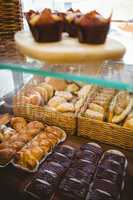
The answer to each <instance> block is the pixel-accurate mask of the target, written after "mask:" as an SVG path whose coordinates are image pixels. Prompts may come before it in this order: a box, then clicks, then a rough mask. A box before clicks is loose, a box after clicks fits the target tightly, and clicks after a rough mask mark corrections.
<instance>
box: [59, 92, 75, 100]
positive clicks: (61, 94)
mask: <svg viewBox="0 0 133 200" xmlns="http://www.w3.org/2000/svg"><path fill="white" fill-rule="evenodd" d="M55 96H59V97H63V98H64V99H66V100H67V101H70V100H72V98H73V95H72V94H71V92H68V91H56V92H55Z"/></svg>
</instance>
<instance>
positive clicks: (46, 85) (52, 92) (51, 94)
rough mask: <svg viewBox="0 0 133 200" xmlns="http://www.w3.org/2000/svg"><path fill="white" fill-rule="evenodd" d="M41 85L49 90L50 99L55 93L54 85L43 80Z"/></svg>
mask: <svg viewBox="0 0 133 200" xmlns="http://www.w3.org/2000/svg"><path fill="white" fill-rule="evenodd" d="M39 86H40V87H43V88H46V90H47V93H48V99H50V98H51V97H52V96H53V94H54V88H53V86H52V85H50V84H48V83H45V82H42V83H40V84H39Z"/></svg>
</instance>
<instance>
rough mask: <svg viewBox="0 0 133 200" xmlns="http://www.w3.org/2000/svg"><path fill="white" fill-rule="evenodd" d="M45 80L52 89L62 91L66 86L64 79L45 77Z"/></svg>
mask: <svg viewBox="0 0 133 200" xmlns="http://www.w3.org/2000/svg"><path fill="white" fill-rule="evenodd" d="M45 82H46V83H48V84H49V85H51V86H52V87H53V88H54V90H57V91H63V90H65V89H66V88H67V82H66V81H65V80H61V79H56V78H51V77H47V78H46V79H45Z"/></svg>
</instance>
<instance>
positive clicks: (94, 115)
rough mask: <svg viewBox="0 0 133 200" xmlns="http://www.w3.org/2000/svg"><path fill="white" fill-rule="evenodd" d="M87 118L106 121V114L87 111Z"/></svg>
mask: <svg viewBox="0 0 133 200" xmlns="http://www.w3.org/2000/svg"><path fill="white" fill-rule="evenodd" d="M85 116H87V117H89V118H91V119H95V120H100V121H103V120H104V114H103V113H100V112H97V111H93V110H90V109H87V110H86V112H85Z"/></svg>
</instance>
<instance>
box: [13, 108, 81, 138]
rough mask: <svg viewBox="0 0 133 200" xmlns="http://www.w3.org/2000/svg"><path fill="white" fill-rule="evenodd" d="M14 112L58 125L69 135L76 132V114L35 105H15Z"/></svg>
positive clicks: (31, 118) (27, 117) (16, 114)
mask: <svg viewBox="0 0 133 200" xmlns="http://www.w3.org/2000/svg"><path fill="white" fill-rule="evenodd" d="M13 112H14V115H15V116H20V117H24V118H26V119H27V120H38V121H42V122H45V123H46V124H48V125H53V126H58V127H60V128H62V129H63V130H65V131H66V133H67V134H69V135H74V134H75V133H76V124H77V123H76V120H77V118H76V116H75V115H74V114H63V113H59V112H54V111H51V110H49V109H47V108H45V107H40V106H34V105H14V106H13Z"/></svg>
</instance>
